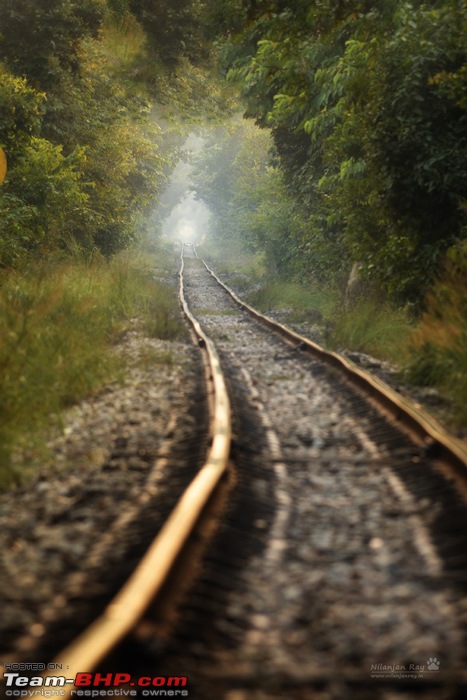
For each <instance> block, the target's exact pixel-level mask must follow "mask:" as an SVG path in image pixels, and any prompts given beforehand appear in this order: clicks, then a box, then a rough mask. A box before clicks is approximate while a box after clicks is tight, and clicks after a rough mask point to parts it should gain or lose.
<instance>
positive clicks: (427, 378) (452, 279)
mask: <svg viewBox="0 0 467 700" xmlns="http://www.w3.org/2000/svg"><path fill="white" fill-rule="evenodd" d="M450 257H451V261H450V263H449V265H448V266H447V269H446V270H445V272H444V275H442V277H441V278H440V279H439V281H438V282H437V284H436V285H435V286H434V288H433V290H432V291H431V292H430V294H429V297H428V301H427V304H426V311H425V313H424V314H423V316H422V318H421V319H420V321H419V323H418V325H417V327H416V329H415V330H414V332H413V334H412V336H411V339H410V342H409V346H408V351H409V355H408V360H407V365H408V366H407V372H406V376H407V379H408V380H409V381H411V382H413V383H414V384H418V385H421V386H436V387H438V388H439V389H440V390H441V391H442V392H444V393H445V394H446V395H448V396H449V397H451V399H452V400H453V402H454V406H455V409H456V411H457V414H456V417H455V422H457V423H458V424H459V425H461V424H464V425H465V421H466V420H467V251H466V247H465V245H463V246H462V245H458V246H456V248H455V249H453V251H452V254H451V256H450Z"/></svg>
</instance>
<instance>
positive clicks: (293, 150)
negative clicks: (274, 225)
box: [224, 0, 467, 302]
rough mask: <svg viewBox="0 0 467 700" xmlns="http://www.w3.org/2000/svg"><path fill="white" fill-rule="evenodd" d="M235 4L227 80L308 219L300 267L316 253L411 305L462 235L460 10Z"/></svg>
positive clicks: (465, 140)
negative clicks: (244, 19) (237, 15)
mask: <svg viewBox="0 0 467 700" xmlns="http://www.w3.org/2000/svg"><path fill="white" fill-rule="evenodd" d="M244 5H245V7H246V10H247V14H248V17H249V23H247V24H246V26H245V27H244V28H243V30H242V31H241V32H240V33H239V34H238V35H237V36H235V37H234V38H233V39H232V40H231V42H230V43H229V44H227V45H226V47H225V49H224V60H225V64H226V66H227V67H228V68H229V73H228V77H229V78H230V79H231V80H233V81H237V82H238V83H239V84H240V85H241V88H242V91H243V94H244V96H245V99H246V101H247V115H250V116H253V117H254V118H255V119H256V120H257V121H258V123H260V124H261V125H263V126H266V125H268V126H270V127H271V128H272V130H273V134H274V139H275V144H276V148H277V152H278V154H279V157H280V159H281V167H282V169H283V171H284V174H285V182H286V184H287V187H288V188H289V190H290V192H291V193H292V194H293V195H294V196H295V197H297V198H298V199H299V201H300V202H301V203H302V204H304V205H305V206H306V207H307V209H308V212H309V218H308V220H307V223H306V227H305V228H306V239H307V241H306V244H305V246H304V254H305V255H308V254H309V265H310V266H313V265H314V261H315V252H316V250H317V249H318V250H321V251H322V254H321V261H322V262H321V263H320V266H321V268H322V269H323V265H324V268H325V267H326V262H325V260H326V256H327V254H329V255H330V257H329V262H331V261H332V264H331V265H330V266H329V267H330V268H332V267H334V269H335V272H336V273H339V269H340V268H344V269H345V267H346V266H348V265H349V264H350V263H351V262H352V260H354V261H355V260H358V261H360V262H361V263H362V264H363V270H364V273H365V274H366V275H367V276H368V277H369V278H371V279H373V280H376V281H377V282H378V283H379V284H380V285H381V286H382V287H383V288H384V289H385V290H386V292H387V293H388V294H389V295H390V296H391V297H392V298H393V299H395V300H410V301H413V302H419V301H420V299H421V298H422V297H423V294H424V292H425V290H426V288H427V285H429V284H430V282H432V281H433V278H434V276H435V274H436V270H437V267H438V266H439V262H440V260H441V259H442V256H443V254H444V253H445V251H446V250H447V249H448V248H449V247H450V246H451V245H452V243H453V241H454V240H455V239H456V238H457V237H459V236H463V235H465V230H466V229H465V190H466V184H467V168H466V162H467V158H466V150H467V136H466V134H467V129H466V125H467V113H466V111H467V110H466V107H467V104H466V101H465V86H466V82H465V81H466V76H467V55H466V48H465V47H466V45H465V34H466V29H467V6H466V5H465V3H463V2H462V3H459V2H457V1H456V0H442V1H440V2H426V3H423V2H407V1H405V0H390V1H389V2H386V3H384V6H383V4H382V3H377V4H376V5H375V3H371V2H359V3H354V2H339V3H337V2H313V3H310V2H308V1H306V0H299V1H298V2H297V3H295V4H294V7H293V9H292V8H290V7H289V6H288V4H287V3H284V2H281V1H280V0H276V1H275V2H274V1H270V2H259V3H257V2H254V3H253V2H246V3H244ZM333 247H335V248H336V249H337V252H338V255H337V259H336V256H334V260H333V256H332V250H333ZM339 259H340V260H341V261H344V262H340V263H339Z"/></svg>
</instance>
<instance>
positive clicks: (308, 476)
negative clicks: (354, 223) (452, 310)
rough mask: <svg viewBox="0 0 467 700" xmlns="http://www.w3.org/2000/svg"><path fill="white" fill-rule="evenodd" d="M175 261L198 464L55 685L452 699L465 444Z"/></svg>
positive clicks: (188, 254)
mask: <svg viewBox="0 0 467 700" xmlns="http://www.w3.org/2000/svg"><path fill="white" fill-rule="evenodd" d="M194 253H195V251H194V249H191V248H189V249H188V250H185V251H183V250H182V266H181V272H180V290H181V302H182V305H183V309H184V313H185V315H186V316H187V318H188V319H189V322H190V324H191V328H192V334H193V337H194V340H195V342H196V343H197V344H198V345H199V346H200V348H201V351H202V355H203V358H204V359H203V362H204V373H205V377H206V384H207V387H208V390H207V393H208V405H209V413H210V416H211V419H210V426H209V431H208V432H209V438H208V442H209V447H208V451H207V456H206V458H205V459H204V460H203V461H204V464H203V465H202V466H201V468H200V469H197V470H196V473H195V474H194V476H193V478H192V479H191V480H190V482H189V484H188V485H187V486H186V488H184V490H183V494H181V496H180V499H179V500H178V503H177V504H176V506H175V507H174V508H173V509H172V511H171V514H170V517H168V518H167V520H166V522H165V524H164V526H163V527H162V528H161V530H160V532H159V534H158V536H157V538H156V539H155V540H154V542H153V543H152V545H151V546H150V548H149V550H148V552H147V554H146V556H145V557H144V558H143V559H142V561H141V563H140V565H139V567H138V568H137V569H136V571H135V573H134V575H133V576H132V577H131V578H130V580H129V581H128V582H127V583H126V585H125V586H124V587H123V588H122V589H121V590H120V591H119V593H118V594H117V595H116V597H115V598H114V599H113V600H112V602H111V603H110V604H109V605H108V606H107V607H106V609H105V611H104V612H103V614H102V615H100V616H99V617H98V618H97V619H96V620H95V622H94V623H93V624H92V625H91V626H90V627H89V628H88V629H87V630H86V631H85V632H84V633H83V634H82V635H81V636H79V637H78V638H77V639H75V640H74V641H73V642H72V643H71V644H70V645H68V646H67V647H66V648H65V649H63V650H62V651H61V652H60V653H59V654H58V655H57V656H56V657H55V658H54V659H53V660H52V663H53V664H56V666H57V668H62V669H66V674H67V678H69V679H73V678H74V677H75V675H76V674H80V673H92V672H93V671H94V670H96V671H99V673H101V674H107V673H110V674H114V673H115V672H118V673H121V674H122V676H121V677H119V684H120V686H119V687H120V688H121V689H122V691H123V690H124V689H127V690H128V692H131V691H134V692H135V693H137V694H138V696H139V697H146V696H149V690H147V687H148V686H144V688H143V689H142V687H139V686H138V681H137V680H136V679H138V678H145V679H148V678H149V677H152V678H156V681H154V685H150V688H151V689H152V690H154V688H157V687H159V683H160V684H161V685H162V683H163V682H164V679H179V680H180V678H182V677H183V678H187V679H188V681H187V683H188V685H187V686H183V689H186V692H187V693H189V695H190V696H191V697H195V698H200V699H202V700H205V699H206V700H208V699H210V698H216V700H217V698H220V699H222V698H225V700H247V699H248V700H249V699H250V698H253V699H256V698H258V700H259V699H260V698H261V699H262V700H264V699H266V698H271V699H272V698H296V699H297V700H300V699H301V698H315V697H316V698H320V700H327V699H328V698H354V697H358V698H360V697H361V698H375V697H378V698H379V697H382V698H388V700H389V698H397V697H400V698H407V697H424V698H456V697H461V696H462V694H463V693H464V692H465V690H466V689H467V675H466V672H465V662H466V650H467V643H466V636H465V633H466V623H467V598H466V590H467V547H466V544H467V530H466V527H465V525H466V514H467V478H466V475H467V471H466V465H467V453H466V451H465V448H464V447H463V445H462V444H461V443H459V442H458V441H456V440H454V439H452V438H450V437H449V436H447V435H446V434H444V432H443V431H442V430H441V429H440V428H439V426H437V425H436V423H434V422H433V421H432V420H431V419H430V418H429V417H427V416H426V415H424V414H422V413H420V412H419V411H418V410H417V409H416V408H415V407H413V406H412V405H411V404H410V403H408V402H406V401H404V400H403V399H402V398H401V397H399V396H398V395H397V394H395V393H394V392H392V391H391V390H390V389H388V388H387V387H385V386H384V385H382V384H381V383H380V382H379V381H378V380H376V379H374V378H373V377H371V376H369V375H367V374H366V373H364V372H362V371H361V370H359V369H358V368H356V367H354V366H352V364H351V363H349V362H348V361H346V360H345V359H343V358H341V357H339V356H338V355H335V354H333V353H327V352H325V351H323V350H322V349H321V348H319V347H318V346H317V345H315V344H314V343H312V342H310V341H308V340H307V339H305V338H302V337H300V336H298V335H297V334H295V333H293V332H291V331H289V330H288V329H286V328H285V327H284V326H281V325H278V324H274V323H273V322H272V321H270V320H269V319H266V318H265V317H262V316H261V315H258V314H256V315H255V314H254V312H253V310H251V309H249V308H247V307H246V305H245V304H244V303H243V302H242V301H241V300H240V299H238V298H236V297H235V296H232V295H231V294H230V293H229V291H228V290H227V289H226V288H225V287H222V286H221V285H220V280H218V279H217V278H216V277H215V275H214V274H213V273H211V271H210V270H209V269H208V268H207V267H206V266H205V265H204V263H203V262H202V261H201V260H199V259H198V258H197V256H196V255H195V254H194ZM46 676H47V673H44V679H45V677H46ZM112 678H113V680H115V678H114V677H112ZM157 679H159V680H157ZM89 682H91V681H89ZM145 682H146V681H145ZM180 682H181V681H180ZM86 687H87V686H86ZM102 687H103V686H102V685H101V686H100V688H102ZM96 688H97V686H96ZM72 689H73V688H72V685H71V684H69V685H67V686H66V687H65V690H64V692H65V693H66V694H68V695H69V694H70V693H71V691H72ZM181 689H182V686H180V688H178V686H177V694H178V692H179V691H180V693H181V692H182V690H181ZM174 693H175V691H174Z"/></svg>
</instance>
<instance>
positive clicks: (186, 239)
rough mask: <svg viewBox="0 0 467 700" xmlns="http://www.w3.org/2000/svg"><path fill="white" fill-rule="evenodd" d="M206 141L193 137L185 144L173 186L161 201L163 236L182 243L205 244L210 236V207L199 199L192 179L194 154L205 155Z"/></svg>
mask: <svg viewBox="0 0 467 700" xmlns="http://www.w3.org/2000/svg"><path fill="white" fill-rule="evenodd" d="M203 146H204V139H203V138H202V137H201V136H199V135H197V134H194V133H192V134H190V135H189V136H188V138H187V140H186V141H185V143H184V145H183V147H182V152H183V153H185V154H186V160H185V156H182V158H181V159H180V161H179V162H178V163H177V165H176V167H175V168H174V170H173V173H172V175H171V177H170V181H169V185H168V187H167V188H166V190H165V192H164V193H163V195H162V197H161V200H160V205H161V208H160V215H161V217H162V235H163V237H164V238H166V239H169V240H172V241H174V242H181V243H201V242H202V241H203V239H204V237H205V235H206V233H207V230H208V227H209V220H210V218H211V214H210V211H209V209H208V208H207V207H206V205H205V204H204V203H203V202H202V201H201V200H199V199H196V190H195V184H194V183H193V181H192V179H191V176H192V173H193V166H192V164H191V163H190V162H189V161H190V158H191V157H192V156H193V154H196V153H197V152H199V151H201V150H202V148H203Z"/></svg>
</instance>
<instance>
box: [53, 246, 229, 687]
mask: <svg viewBox="0 0 467 700" xmlns="http://www.w3.org/2000/svg"><path fill="white" fill-rule="evenodd" d="M183 269H184V262H183V246H182V253H181V264H180V272H179V280H180V302H181V306H182V308H183V312H184V313H185V315H186V317H187V319H188V320H189V322H190V324H191V326H192V328H193V331H194V333H195V334H196V337H197V338H198V340H199V341H200V342H199V345H200V347H201V348H202V349H203V351H204V352H205V353H206V356H207V366H208V367H209V374H210V379H211V383H212V387H211V390H212V400H211V402H210V404H211V407H212V411H211V417H210V419H211V430H210V433H211V446H210V448H209V451H208V454H207V458H206V462H205V464H204V465H203V466H202V468H201V469H200V471H199V472H198V474H197V475H196V476H195V478H194V479H193V481H192V482H191V483H190V484H189V486H188V487H187V489H186V490H185V492H184V493H183V495H182V496H181V498H180V500H179V501H178V503H177V505H176V506H175V508H174V510H173V511H172V513H171V514H170V516H169V518H168V520H167V521H166V523H165V524H164V526H163V527H162V529H161V531H160V533H159V534H158V536H157V537H156V539H155V540H154V541H153V543H152V544H151V545H150V547H149V549H148V551H147V552H146V554H145V556H144V558H143V559H142V560H141V562H140V564H139V565H138V567H137V568H136V569H135V571H134V572H133V574H132V575H131V577H130V578H129V580H128V581H127V582H126V583H125V585H124V586H123V587H122V589H121V590H120V591H119V592H118V594H117V595H116V596H115V597H114V599H113V600H112V601H111V602H110V604H109V605H108V606H107V607H106V608H105V610H104V611H103V613H102V614H101V615H100V616H99V617H98V618H97V619H96V620H95V621H94V622H93V623H92V624H91V625H90V626H89V627H88V628H87V629H86V630H85V631H84V632H83V633H82V634H81V635H80V636H79V637H77V638H76V639H75V640H74V641H73V642H71V644H70V645H69V646H68V647H66V648H65V649H64V650H63V651H62V652H61V653H60V654H59V655H58V657H57V658H56V659H55V660H54V663H55V664H57V666H55V668H64V669H67V674H68V675H69V677H73V678H74V677H75V676H76V674H77V673H80V672H90V671H92V670H93V669H95V668H96V665H97V664H98V663H99V662H100V661H102V659H104V658H105V657H106V656H107V655H108V654H109V652H110V651H111V650H112V649H113V648H114V647H115V646H116V645H117V644H118V643H119V642H120V641H121V640H122V639H123V638H124V637H125V636H126V635H127V634H128V633H129V632H130V631H131V630H132V629H133V628H134V627H135V625H136V624H137V623H138V622H139V620H140V618H141V617H142V615H143V614H144V612H145V610H146V609H147V608H148V607H149V605H150V603H151V602H152V601H153V600H154V598H155V596H156V595H157V594H158V592H159V591H160V590H161V588H162V586H163V584H164V582H165V580H166V579H167V577H168V575H169V573H170V571H171V570H172V568H173V566H174V564H175V561H176V560H177V557H178V556H179V554H180V553H181V551H182V549H183V547H184V545H185V543H186V541H187V539H188V537H189V535H190V534H191V532H192V531H193V528H194V527H195V525H196V523H197V521H198V520H199V518H200V516H201V514H202V512H203V510H204V508H205V506H206V505H207V504H208V502H209V500H210V498H211V496H212V495H213V493H214V491H215V489H216V487H217V486H218V484H219V483H220V481H221V479H222V477H223V475H224V474H225V473H226V471H227V467H228V463H229V454H230V443H231V420H230V417H231V415H230V414H231V411H230V402H229V398H228V395H227V389H226V384H225V381H224V377H223V374H222V371H221V366H220V361H219V357H218V354H217V352H216V349H215V347H214V344H213V343H212V341H211V339H210V338H209V337H208V336H207V335H206V334H205V333H204V332H203V330H202V329H201V326H200V325H199V323H198V321H197V320H196V318H195V317H194V316H193V315H192V314H191V312H190V310H189V308H188V305H187V303H186V299H185V295H184V286H183ZM60 664H61V666H60ZM43 675H46V674H43ZM73 688H74V686H71V687H66V688H64V689H63V690H64V691H65V694H64V695H62V697H70V693H71V691H72V690H73Z"/></svg>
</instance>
